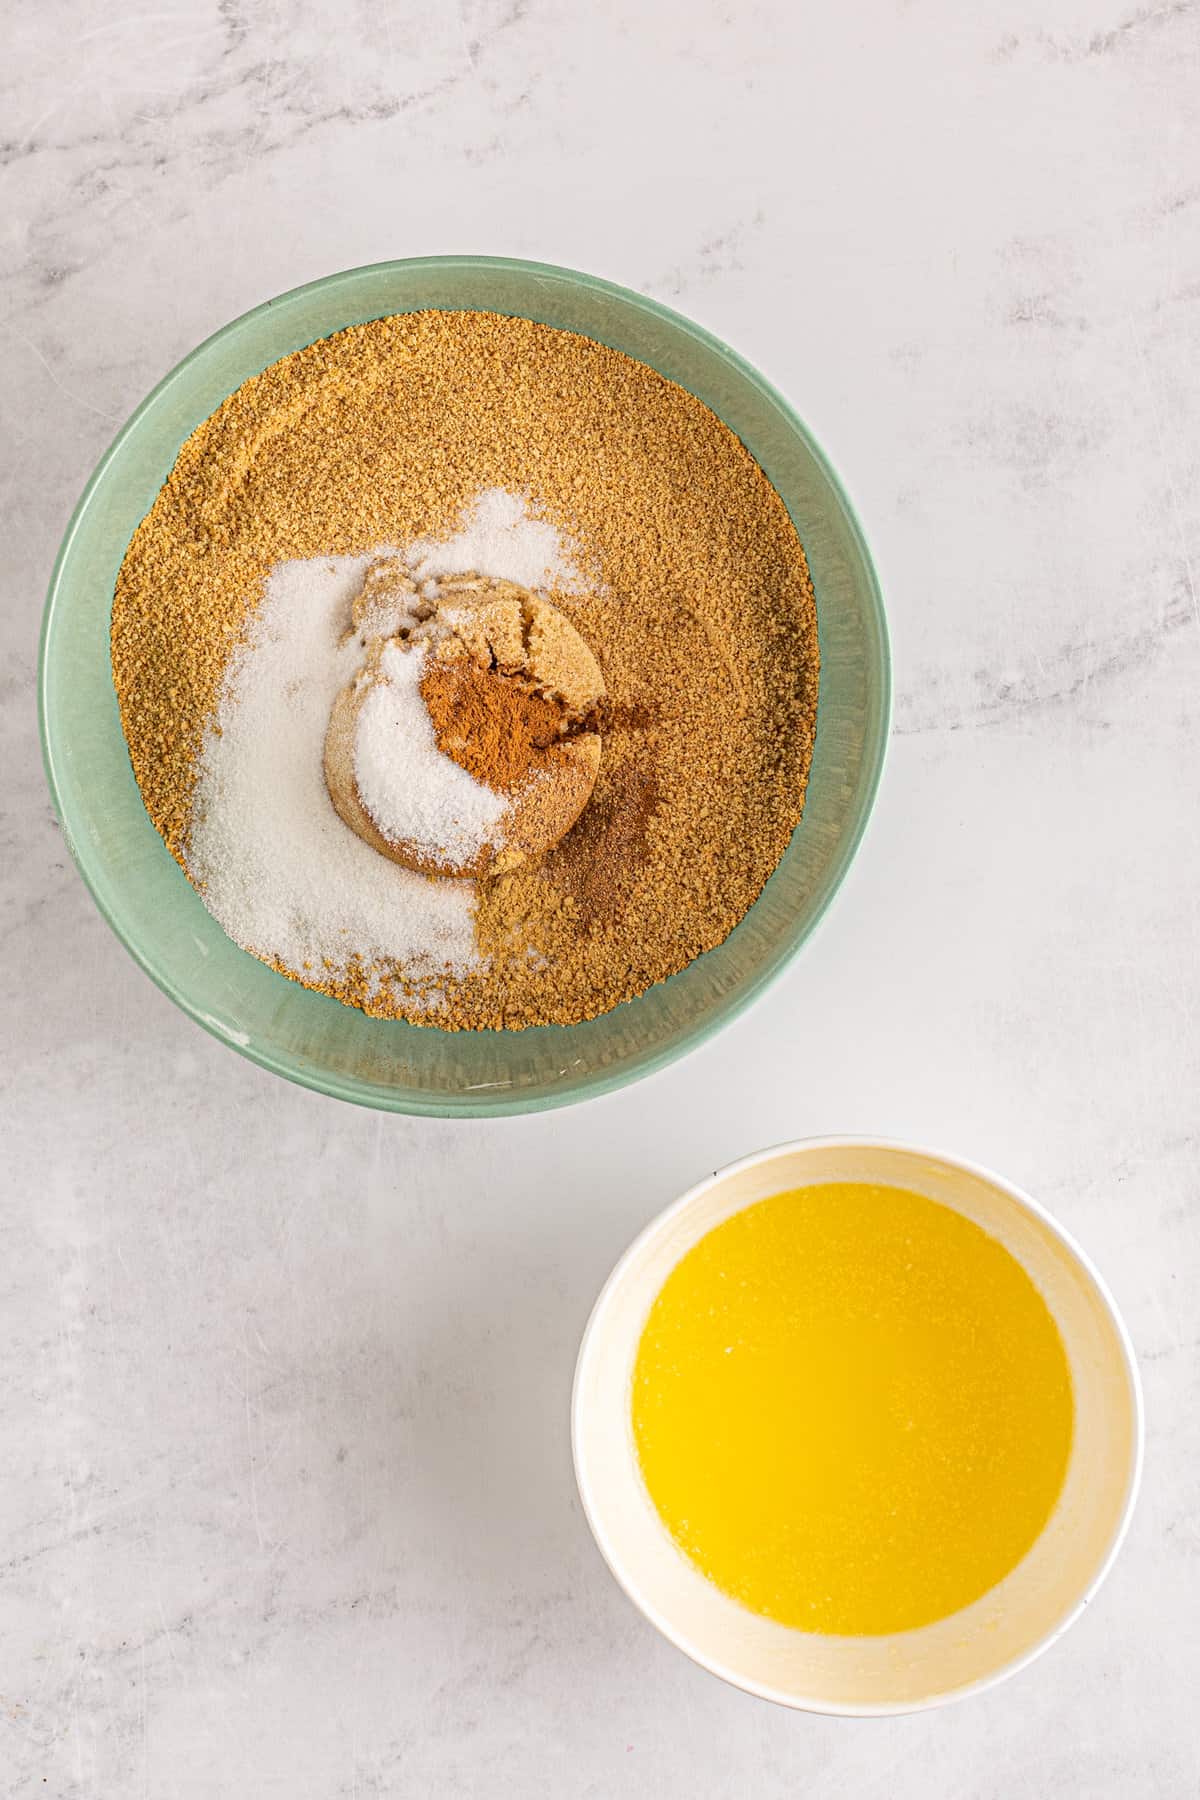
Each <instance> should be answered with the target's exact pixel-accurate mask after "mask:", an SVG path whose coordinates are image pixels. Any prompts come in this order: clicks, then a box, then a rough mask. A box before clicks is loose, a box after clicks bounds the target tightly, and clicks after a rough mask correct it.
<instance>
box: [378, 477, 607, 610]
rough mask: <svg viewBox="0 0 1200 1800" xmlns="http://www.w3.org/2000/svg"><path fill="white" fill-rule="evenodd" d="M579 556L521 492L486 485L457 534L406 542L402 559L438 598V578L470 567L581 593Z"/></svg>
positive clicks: (499, 576) (500, 577) (535, 585)
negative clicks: (437, 539)
mask: <svg viewBox="0 0 1200 1800" xmlns="http://www.w3.org/2000/svg"><path fill="white" fill-rule="evenodd" d="M575 555H576V552H575V546H574V545H572V544H570V543H569V542H567V541H566V540H564V538H563V537H562V536H561V534H560V533H559V532H558V531H556V530H555V528H554V526H553V525H551V524H550V523H549V521H548V520H546V519H539V518H537V517H536V516H535V515H534V514H533V513H531V512H530V510H529V505H528V502H527V501H526V499H525V498H524V497H523V496H522V495H520V494H510V493H508V492H507V490H506V489H504V488H484V489H483V490H482V492H480V493H479V494H477V495H476V497H475V499H474V500H473V501H472V502H471V505H470V506H469V507H467V509H466V510H465V512H464V513H463V516H462V519H461V521H460V523H459V529H458V530H457V531H456V532H455V534H454V536H453V537H451V538H447V539H446V540H445V541H444V542H441V543H439V542H437V541H436V540H434V539H433V538H426V539H421V540H419V541H418V542H417V543H415V544H410V545H409V546H408V548H407V550H406V551H405V552H404V559H405V561H406V562H407V564H408V566H409V568H410V569H411V570H412V573H413V575H414V577H415V578H416V580H417V581H418V582H420V583H421V584H422V592H423V593H424V594H425V595H426V597H427V598H429V599H436V597H437V591H436V583H437V581H438V578H439V577H440V576H443V575H464V574H466V573H468V571H470V570H474V572H475V573H476V574H477V575H491V576H494V577H495V578H496V579H497V580H499V581H516V582H519V583H520V585H521V586H522V587H527V588H557V589H558V590H559V591H560V592H564V593H580V592H581V591H582V590H583V588H584V587H585V585H586V584H585V582H584V580H583V578H582V576H581V574H580V571H579V567H578V565H577V563H576V560H575Z"/></svg>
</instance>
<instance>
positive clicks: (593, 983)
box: [112, 312, 818, 1029]
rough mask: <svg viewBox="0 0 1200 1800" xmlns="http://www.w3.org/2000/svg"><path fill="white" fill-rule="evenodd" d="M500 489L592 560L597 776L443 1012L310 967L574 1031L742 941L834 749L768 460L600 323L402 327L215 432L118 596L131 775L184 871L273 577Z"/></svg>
mask: <svg viewBox="0 0 1200 1800" xmlns="http://www.w3.org/2000/svg"><path fill="white" fill-rule="evenodd" d="M489 488H503V489H506V490H507V491H509V492H511V493H518V494H524V495H528V496H530V500H531V503H532V504H533V505H534V506H535V508H536V510H537V512H538V513H539V515H540V516H542V517H544V518H545V519H546V520H547V521H548V522H549V523H550V524H552V525H554V526H555V527H556V528H557V529H558V530H559V531H560V532H561V533H562V534H563V535H564V536H565V537H566V538H568V539H569V540H571V541H572V542H573V543H574V544H575V545H576V546H578V550H579V558H580V562H581V566H582V567H583V568H584V572H585V575H586V577H587V591H579V592H577V591H565V590H564V591H552V592H550V593H549V594H548V596H547V597H548V599H549V600H550V601H552V602H553V604H554V606H555V607H556V608H557V609H558V610H559V611H560V612H561V613H562V614H563V615H564V616H565V617H566V619H568V620H569V621H570V622H571V623H572V624H573V625H575V626H576V627H577V628H578V630H579V632H580V634H581V635H582V637H583V638H584V639H585V640H586V642H587V643H588V645H589V646H590V647H591V649H592V651H593V652H594V653H595V656H596V658H597V660H598V662H599V665H600V667H601V669H602V670H603V676H604V683H605V686H606V689H607V697H606V699H605V701H604V702H603V703H602V706H601V710H600V714H599V718H598V722H599V724H600V728H601V733H602V740H603V751H602V755H601V757H600V762H599V768H598V772H597V775H596V780H595V787H594V790H593V792H592V795H591V798H590V800H589V801H588V803H587V805H586V806H585V807H584V808H583V811H582V813H581V814H580V816H579V819H578V822H577V823H576V824H575V825H574V827H573V828H572V829H571V830H570V831H568V832H567V833H566V835H565V836H564V837H563V838H562V840H561V842H560V843H558V844H557V845H556V846H555V847H554V848H553V849H551V850H550V851H549V853H548V854H546V855H545V856H544V857H543V858H542V859H541V860H540V861H539V862H536V863H534V862H531V863H528V864H526V865H525V866H524V867H522V868H519V869H517V870H516V871H515V872H513V873H512V874H509V875H505V876H503V877H501V878H500V879H498V880H494V881H490V882H487V883H485V884H481V885H480V887H479V891H478V898H477V906H476V933H477V937H478V940H479V944H480V946H481V948H482V949H483V950H484V951H485V952H486V953H487V955H488V957H489V958H490V962H489V965H488V966H487V967H486V968H485V969H484V970H482V971H481V972H479V973H476V974H471V975H468V976H465V977H462V978H461V979H451V980H447V981H446V982H445V983H444V984H443V987H442V990H441V991H440V992H439V993H438V995H437V996H436V997H434V998H431V997H430V995H428V994H425V993H419V994H416V995H415V996H414V994H413V993H412V991H411V990H409V989H408V988H407V987H406V984H405V980H404V972H403V970H402V969H397V970H396V971H394V974H395V977H396V978H395V980H394V981H389V980H387V979H384V980H383V981H382V982H374V981H373V982H372V983H370V984H369V985H368V984H367V983H366V982H364V981H363V980H361V979H359V980H357V981H346V982H339V981H335V980H328V981H323V980H322V979H321V971H319V970H314V971H313V972H312V976H311V981H310V985H312V986H316V987H323V988H324V989H325V991H328V992H332V993H334V994H336V995H337V996H338V997H339V998H341V999H343V1000H347V1001H350V1002H352V1003H354V1004H358V1005H362V1006H364V1007H365V1008H367V1009H368V1010H370V1011H372V1012H379V1013H385V1014H392V1015H396V1016H401V1017H411V1018H412V1019H413V1020H414V1021H415V1022H419V1023H422V1024H434V1025H438V1026H442V1027H444V1028H451V1029H455V1028H462V1027H480V1026H487V1027H510V1028H513V1027H521V1026H525V1025H534V1024H550V1023H559V1024H570V1023H572V1022H574V1021H577V1020H581V1019H587V1018H592V1017H594V1016H595V1015H597V1014H598V1013H603V1012H605V1011H607V1010H608V1009H609V1008H611V1007H613V1006H615V1005H617V1004H618V1003H619V1002H620V1001H622V1000H627V999H630V998H632V997H634V996H635V995H637V994H640V993H642V992H644V991H645V990H646V988H648V987H649V986H650V985H651V984H652V983H654V982H657V981H661V980H663V979H664V978H665V977H667V976H669V975H671V974H673V973H675V972H676V971H677V970H679V969H682V968H684V967H685V966H686V964H687V963H689V962H690V961H691V960H692V959H693V958H694V957H696V956H698V955H700V954H701V953H702V952H704V951H706V950H709V949H711V948H713V947H714V946H715V945H717V944H719V943H721V942H722V941H723V940H724V939H725V938H726V937H727V936H728V934H729V932H730V931H731V930H732V929H733V927H734V926H735V925H736V924H737V922H738V920H739V919H741V918H742V917H743V916H744V914H745V913H746V911H747V910H748V908H749V907H750V906H751V905H752V904H753V903H754V901H755V900H756V899H757V897H758V895H759V893H760V892H761V891H762V887H763V884H764V883H765V882H766V880H767V878H768V876H769V875H770V874H771V872H772V870H773V869H774V868H775V866H776V865H777V863H778V861H779V859H780V857H781V856H782V855H783V852H784V850H785V849H786V847H787V843H788V840H789V838H790V836H791V833H792V831H793V829H794V827H795V826H796V824H797V822H798V821H799V818H800V815H801V812H802V809H803V805H804V793H805V785H806V782H807V779H808V771H809V766H810V762H811V757H812V748H813V738H814V730H815V724H816V711H817V686H818V656H817V631H816V611H815V605H814V598H813V591H812V584H811V581H810V579H809V574H808V568H807V564H806V562H805V557H804V552H803V550H802V548H801V545H800V542H799V539H798V538H797V535H796V531H795V528H794V526H793V525H792V522H791V520H790V518H789V517H788V514H787V510H786V508H785V507H784V505H783V502H782V501H781V500H780V498H779V496H778V494H777V493H776V492H775V490H774V488H773V487H772V486H771V484H770V482H769V481H768V479H767V477H766V476H765V475H764V473H763V471H762V470H761V469H760V468H759V466H758V465H757V464H756V463H755V461H754V459H753V457H752V456H751V455H750V454H749V452H748V451H747V450H746V449H745V447H744V446H743V445H742V444H741V443H740V442H739V441H738V439H737V438H736V437H735V436H734V434H733V433H732V432H731V431H730V430H729V429H728V428H727V427H726V426H725V425H723V424H722V423H721V421H720V420H719V419H718V418H717V417H716V416H715V415H714V414H713V413H712V412H711V411H710V410H709V409H708V408H707V407H706V406H704V405H703V403H702V402H701V401H699V400H697V399H696V398H695V396H694V395H691V394H689V393H687V392H686V391H685V390H684V389H683V388H681V387H678V386H676V385H675V384H674V383H672V382H670V381H667V380H665V379H664V378H663V377H662V376H660V375H658V374H657V373H656V372H655V371H654V370H652V369H650V368H648V367H647V366H646V365H645V364H643V363H639V362H636V361H634V360H633V359H631V358H629V357H626V356H623V355H622V354H621V353H620V352H618V351H615V350H611V349H608V348H607V347H605V346H603V345H601V344H597V343H595V342H593V341H591V340H590V339H587V338H583V337H579V336H577V335H575V334H573V333H570V332H563V331H557V330H553V329H551V328H550V327H548V326H543V325H538V324H534V323H532V322H530V321H528V320H523V319H512V318H506V317H500V316H499V315H495V314H488V313H449V312H427V313H413V314H404V315H400V316H397V317H395V318H386V319H377V320H373V321H371V322H370V323H369V324H365V325H361V326H355V327H352V328H351V329H349V330H347V331H343V332H340V333H338V334H337V335H336V336H334V337H331V338H327V339H322V340H321V341H319V342H318V343H315V344H312V345H310V346H308V348H306V349H304V350H300V351H297V352H296V353H295V354H294V355H291V356H288V357H285V358H284V359H283V360H282V361H281V362H278V363H276V364H273V365H272V366H271V367H269V368H267V369H265V370H263V372H262V373H261V374H260V375H257V376H255V377H254V378H253V379H251V380H250V381H247V382H246V383H245V384H244V385H243V386H242V387H241V388H240V389H238V391H237V392H236V393H235V394H233V395H232V396H231V397H230V398H229V399H228V400H227V401H226V402H225V403H224V404H223V405H222V406H221V407H220V408H219V409H218V410H217V412H216V413H214V414H213V416H212V417H211V418H210V419H208V420H206V421H205V422H204V424H202V425H201V426H200V427H199V429H198V430H197V431H196V432H194V433H193V435H192V437H191V438H189V440H188V441H187V443H186V444H185V445H184V447H183V449H182V451H181V452H180V456H179V459H178V461H177V463H176V465H175V468H174V470H173V471H172V474H171V476H170V478H169V479H168V481H167V483H166V486H165V487H164V488H163V490H162V492H161V493H160V495H159V497H158V499H157V500H156V502H155V504H154V507H153V508H152V510H151V512H150V514H149V515H148V517H147V518H146V520H145V521H144V522H143V524H142V525H141V526H140V527H139V529H138V531H137V533H136V534H135V536H134V539H133V542H132V543H131V545H130V548H129V551H128V553H127V555H126V558H125V563H124V565H123V567H122V570H121V573H120V577H119V580H118V584H117V592H116V596H115V599H114V605H113V626H112V649H113V673H114V680H115V683H116V689H117V695H118V699H119V701H120V706H121V716H122V722H123V725H124V729H125V734H126V739H127V741H128V744H129V749H130V756H131V759H132V762H133V767H134V772H135V774H136V776H137V779H138V782H139V784H140V786H141V790H142V794H143V798H144V800H145V803H146V806H147V810H148V811H149V813H150V816H151V818H152V819H153V820H154V823H155V824H156V825H157V827H158V829H159V830H160V831H161V832H162V834H163V836H164V838H165V839H166V841H167V843H168V845H169V847H170V848H171V849H172V851H173V852H174V854H175V855H176V856H177V857H179V858H180V860H181V861H182V853H183V849H184V846H185V845H186V841H187V832H188V823H189V815H190V806H191V797H192V791H193V786H194V781H195V762H196V758H197V756H198V753H199V751H200V748H201V745H202V742H203V737H204V731H205V728H206V725H207V723H208V722H209V720H210V719H211V717H212V715H213V713H214V710H215V707H216V702H217V697H218V692H219V689H220V683H221V679H222V675H223V673H224V670H225V668H226V666H227V664H228V661H229V658H230V656H231V654H232V652H233V650H234V649H235V648H236V646H237V644H238V643H239V641H240V639H241V638H242V636H243V634H244V632H245V629H246V626H247V622H248V619H249V618H250V617H251V616H252V614H253V611H254V609H255V607H256V606H257V604H258V600H259V597H260V595H261V593H262V590H263V583H264V581H265V578H266V576H267V574H268V572H269V571H270V569H271V568H272V566H273V565H275V564H276V563H278V562H281V561H283V560H286V559H289V558H293V557H315V556H335V555H352V556H365V555H371V554H376V553H377V552H378V551H379V548H380V546H385V545H398V544H406V543H411V542H414V541H416V540H418V539H420V540H428V539H429V538H441V539H443V540H444V539H448V538H449V537H450V536H451V535H452V534H453V532H454V530H455V528H456V524H457V521H458V520H459V518H460V516H461V515H462V513H463V511H464V509H465V508H466V507H468V506H469V505H470V504H471V502H472V501H473V500H474V498H475V496H476V495H478V494H479V493H480V492H481V491H482V490H485V489H489ZM378 973H381V974H382V975H383V976H384V977H385V978H386V976H387V975H388V971H387V970H383V971H379V972H378ZM306 979H308V977H306Z"/></svg>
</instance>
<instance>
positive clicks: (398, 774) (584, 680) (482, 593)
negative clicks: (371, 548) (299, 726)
mask: <svg viewBox="0 0 1200 1800" xmlns="http://www.w3.org/2000/svg"><path fill="white" fill-rule="evenodd" d="M435 591H436V597H433V596H434V592H435ZM353 620H354V630H355V631H356V632H357V633H358V635H359V642H360V644H361V645H362V647H363V649H364V650H365V652H366V657H365V661H364V663H363V666H362V668H361V669H360V670H359V671H358V673H357V674H356V675H355V676H354V678H353V679H352V680H351V681H350V682H348V683H347V684H346V686H345V687H343V688H342V689H341V691H340V692H339V694H338V697H337V699H336V700H335V701H334V704H333V711H332V713H331V715H330V723H329V732H328V735H327V736H326V739H325V780H326V784H327V786H328V788H329V793H330V797H331V799H332V801H333V804H334V806H335V807H336V808H337V811H338V813H339V815H340V816H341V818H342V819H343V820H344V821H345V822H346V824H347V825H349V827H350V829H351V830H352V831H354V832H355V833H356V834H357V835H358V836H359V837H360V838H361V839H362V840H363V842H364V843H367V844H370V845H371V847H372V848H373V849H375V850H377V851H379V853H380V854H381V855H383V856H387V857H390V858H391V859H392V860H393V861H394V862H398V863H401V864H403V865H404V866H405V867H406V868H409V869H416V870H417V871H419V872H420V873H421V874H425V875H448V876H460V877H471V878H474V879H477V880H480V879H485V878H487V877H490V876H495V875H499V874H505V873H508V872H509V871H511V870H513V869H516V868H519V867H520V866H521V864H523V863H525V862H527V861H529V860H530V859H534V858H537V857H541V856H544V855H545V853H546V851H547V850H549V849H551V848H552V847H553V846H554V845H555V844H557V843H558V841H559V840H560V838H562V837H563V836H564V835H565V833H566V832H567V831H569V830H570V828H571V826H572V825H573V824H574V823H575V821H576V819H577V818H578V817H579V814H580V813H581V812H582V810H583V808H584V806H585V805H586V804H587V801H588V798H589V796H590V795H591V792H592V789H593V787H594V785H595V781H596V774H597V771H598V769H599V767H600V734H599V730H598V726H597V719H598V709H599V707H600V704H601V702H602V701H603V699H604V693H605V690H604V679H603V676H602V675H601V673H600V666H599V664H598V663H597V661H596V659H595V657H594V656H593V655H592V652H591V651H590V650H589V649H588V646H587V645H586V643H585V642H584V640H583V638H582V637H581V636H580V634H579V632H578V631H577V630H576V629H575V627H574V626H573V625H572V624H571V622H570V620H569V619H567V618H566V617H565V616H564V614H562V613H561V612H560V611H559V610H558V609H557V607H555V606H553V605H551V603H550V602H549V601H548V600H545V599H543V598H542V597H540V596H538V595H536V594H532V593H530V592H529V591H528V590H527V589H526V588H523V587H521V586H520V585H519V584H518V583H516V582H512V581H497V580H495V579H493V578H491V577H488V576H480V575H477V574H475V573H474V572H472V573H469V574H467V575H463V576H459V577H457V578H454V579H451V580H448V581H442V582H437V583H427V584H426V590H425V591H424V592H422V590H421V589H420V588H418V586H417V583H416V581H415V580H414V579H413V577H412V575H411V574H410V573H409V570H408V567H407V565H406V564H405V563H404V562H403V560H402V559H400V558H398V557H383V558H379V559H377V560H376V561H375V562H373V563H372V564H371V566H370V568H369V569H368V570H367V572H366V576H365V578H364V582H363V589H362V592H361V593H360V594H359V596H358V597H357V599H356V600H355V602H354V608H353Z"/></svg>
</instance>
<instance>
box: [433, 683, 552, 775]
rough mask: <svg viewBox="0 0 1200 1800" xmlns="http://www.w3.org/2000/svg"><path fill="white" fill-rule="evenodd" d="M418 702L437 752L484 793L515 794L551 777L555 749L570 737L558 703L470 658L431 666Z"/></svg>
mask: <svg viewBox="0 0 1200 1800" xmlns="http://www.w3.org/2000/svg"><path fill="white" fill-rule="evenodd" d="M421 698H422V699H423V700H424V702H425V706H426V709H427V711H428V713H429V717H430V718H431V720H432V721H433V731H434V736H435V737H436V738H437V745H438V749H439V750H441V751H442V752H443V754H444V755H446V756H450V757H453V759H454V761H455V762H456V763H458V764H459V766H460V767H461V768H464V769H466V770H467V772H468V774H470V775H473V776H474V777H475V779H476V781H481V782H482V783H483V785H484V786H485V787H490V788H494V789H495V790H496V792H497V793H501V794H515V793H516V792H517V791H518V789H519V788H522V787H524V786H525V784H526V782H527V781H528V780H529V779H530V777H531V776H533V775H538V774H541V775H547V776H550V777H553V775H554V773H555V755H554V749H555V746H556V745H557V744H559V743H561V742H562V740H563V739H564V738H565V737H566V736H567V735H568V731H569V725H568V720H567V713H566V708H565V707H564V706H563V704H562V702H561V701H559V700H554V699H547V698H545V697H544V696H543V695H541V694H535V693H531V692H529V691H528V690H527V689H526V688H525V687H524V686H523V685H522V683H521V681H520V678H519V677H516V676H512V675H502V674H500V673H499V671H497V670H495V669H482V668H480V666H479V664H478V663H477V662H475V661H474V659H473V658H472V657H469V656H456V657H453V658H451V659H450V660H445V661H443V660H437V659H435V660H433V661H431V662H430V664H429V667H428V670H427V671H426V673H425V676H424V678H423V679H422V682H421Z"/></svg>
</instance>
